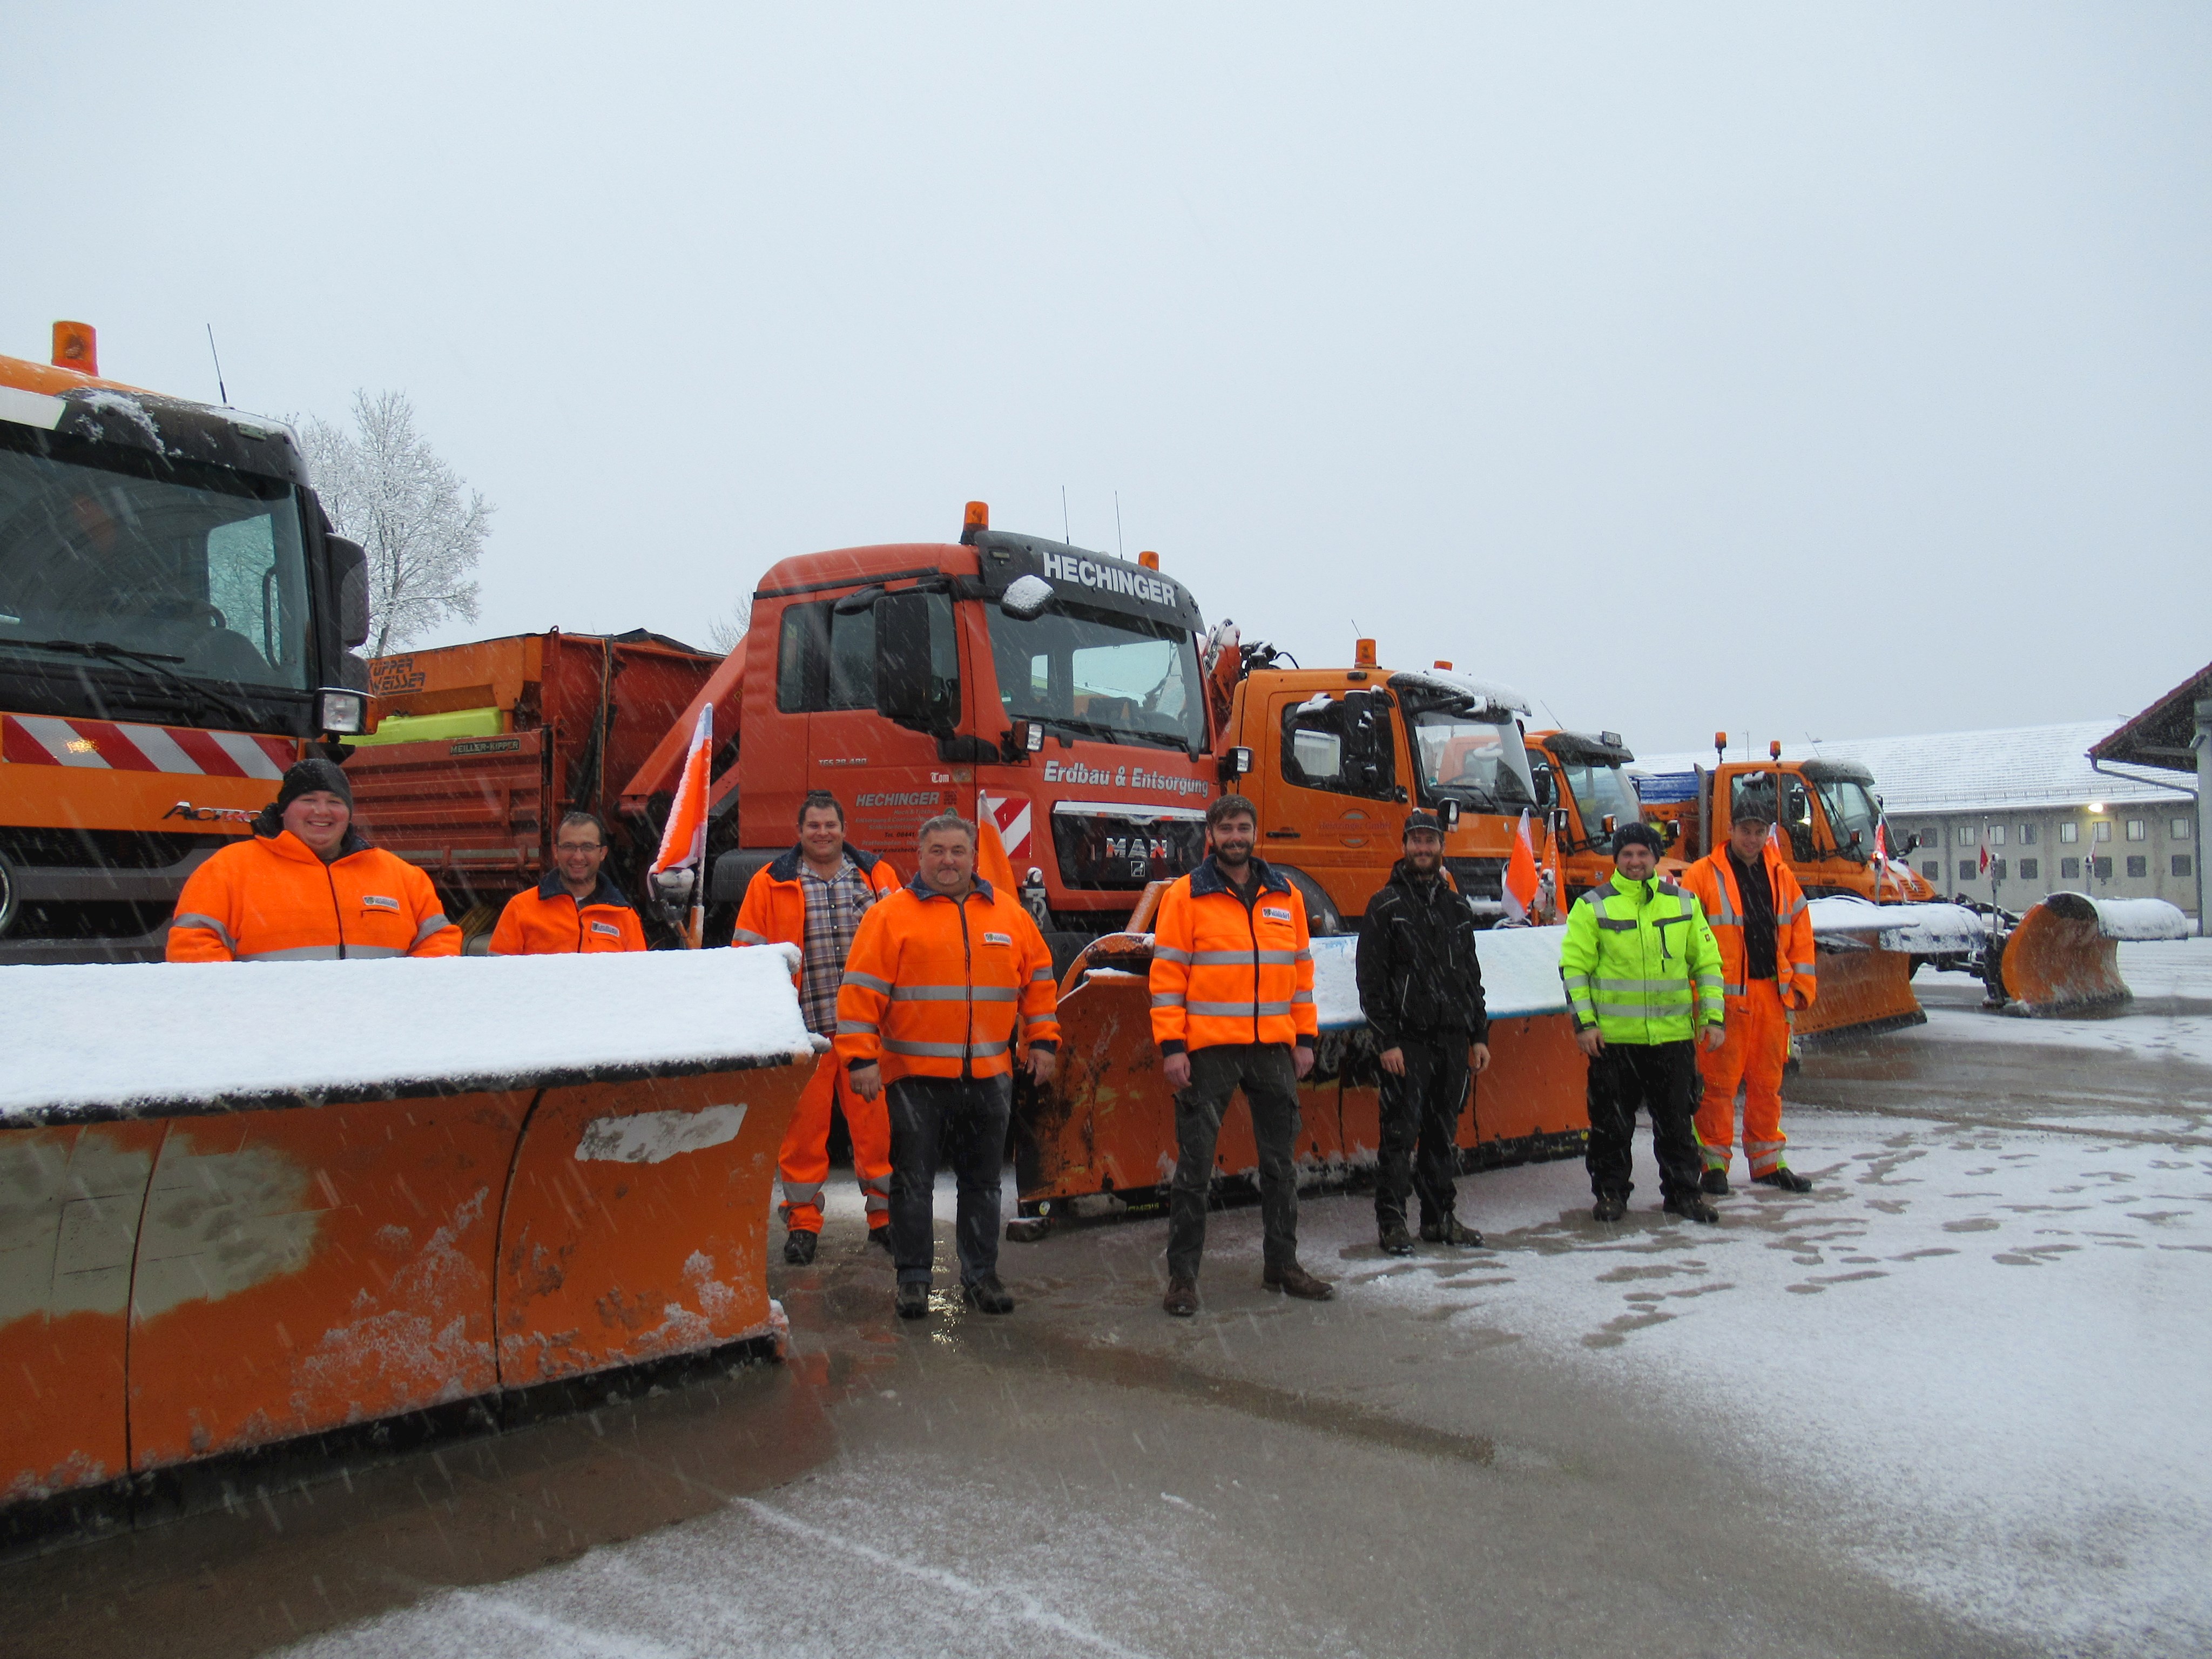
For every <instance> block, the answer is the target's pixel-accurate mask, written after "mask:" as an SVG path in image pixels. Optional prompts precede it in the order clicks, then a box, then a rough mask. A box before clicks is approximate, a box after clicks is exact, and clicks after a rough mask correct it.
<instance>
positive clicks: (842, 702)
mask: <svg viewBox="0 0 2212 1659" xmlns="http://www.w3.org/2000/svg"><path fill="white" fill-rule="evenodd" d="M926 597H927V605H928V607H929V700H930V702H931V705H932V707H933V708H941V709H943V710H945V711H947V712H948V713H952V714H957V711H958V709H959V706H960V653H959V647H958V645H957V641H956V640H955V637H954V634H953V629H952V601H951V599H950V598H949V597H948V596H946V595H945V594H943V593H932V594H929V595H927V596H926ZM775 706H776V708H778V710H780V711H781V713H783V714H824V713H829V712H831V711H834V710H838V709H852V708H874V707H875V706H876V613H875V611H873V610H866V611H845V612H842V613H841V612H840V611H838V610H837V609H836V603H835V601H832V600H823V601H821V602H820V603H818V604H814V605H793V606H791V607H790V608H789V609H788V610H787V611H785V612H784V613H783V622H782V625H781V628H780V629H778V630H777V636H776V662H775Z"/></svg>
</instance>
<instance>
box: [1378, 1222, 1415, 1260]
mask: <svg viewBox="0 0 2212 1659" xmlns="http://www.w3.org/2000/svg"><path fill="white" fill-rule="evenodd" d="M1377 1231H1378V1232H1379V1233H1380V1235H1381V1237H1382V1241H1383V1255H1413V1234H1411V1233H1409V1232H1407V1231H1406V1224H1405V1223H1404V1222H1402V1221H1386V1222H1384V1223H1383V1225H1382V1226H1381V1227H1380V1228H1379V1229H1377Z"/></svg>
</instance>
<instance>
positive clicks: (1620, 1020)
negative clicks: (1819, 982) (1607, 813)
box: [1559, 872, 1725, 1043]
mask: <svg viewBox="0 0 2212 1659" xmlns="http://www.w3.org/2000/svg"><path fill="white" fill-rule="evenodd" d="M1559 978H1560V980H1561V981H1563V982H1564V983H1565V987H1566V992H1567V1007H1568V1009H1569V1010H1570V1012H1572V1014H1573V1015H1574V1021H1575V1029H1576V1030H1585V1029H1587V1028H1588V1027H1589V1026H1591V1025H1595V1026H1596V1027H1597V1029H1598V1035H1599V1036H1602V1037H1603V1038H1604V1039H1605V1040H1606V1041H1607V1042H1629V1043H1654V1042H1688V1041H1690V1039H1691V1038H1692V1036H1695V1035H1696V1032H1695V1030H1694V1029H1693V1027H1694V1025H1696V1024H1705V1025H1718V1024H1721V1023H1722V1022H1723V1018H1725V1014H1724V1005H1723V1001H1722V998H1721V952H1720V946H1719V945H1717V944H1716V943H1715V942H1714V939H1713V930H1712V929H1711V927H1708V926H1706V924H1705V911H1704V910H1703V909H1702V908H1700V907H1699V903H1698V901H1697V900H1696V898H1695V897H1693V896H1692V895H1690V894H1688V893H1686V892H1684V891H1683V890H1681V889H1680V888H1679V887H1677V886H1675V885H1674V883H1673V882H1671V881H1659V880H1656V879H1650V880H1645V881H1631V880H1629V879H1628V878H1626V876H1623V875H1621V874H1620V872H1614V873H1613V876H1612V877H1611V878H1608V879H1607V882H1606V884H1604V885H1603V886H1602V887H1593V888H1592V889H1590V890H1589V892H1587V893H1585V894H1583V896H1582V897H1581V898H1579V899H1577V901H1576V902H1575V907H1574V908H1573V909H1571V910H1570V911H1568V912H1567V937H1566V940H1565V943H1564V944H1562V945H1560V947H1559Z"/></svg>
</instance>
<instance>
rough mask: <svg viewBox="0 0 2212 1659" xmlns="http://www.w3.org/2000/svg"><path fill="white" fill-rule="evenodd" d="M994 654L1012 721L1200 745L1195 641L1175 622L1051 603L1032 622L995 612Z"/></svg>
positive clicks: (1194, 749)
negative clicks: (1038, 721) (1039, 721)
mask: <svg viewBox="0 0 2212 1659" xmlns="http://www.w3.org/2000/svg"><path fill="white" fill-rule="evenodd" d="M991 658H992V661H993V662H994V664H995V665H996V666H997V669H998V674H999V701H1000V703H1002V704H1003V705H1004V706H1005V708H1006V716H1007V718H1008V719H1010V720H1041V721H1043V722H1044V723H1046V724H1047V725H1048V726H1065V727H1067V728H1068V729H1069V730H1071V731H1073V732H1080V733H1082V734H1083V735H1085V736H1086V737H1101V738H1109V739H1121V740H1125V741H1134V742H1139V743H1157V744H1172V745H1173V746H1174V747H1176V748H1177V749H1184V750H1189V751H1190V752H1191V753H1193V754H1196V753H1198V752H1199V751H1200V750H1203V749H1204V748H1205V747H1206V714H1205V704H1204V702H1203V700H1202V699H1201V697H1200V689H1199V673H1198V647H1197V646H1196V644H1195V643H1194V641H1193V640H1192V638H1191V636H1190V635H1189V634H1188V633H1186V632H1184V631H1183V630H1182V629H1177V628H1176V627H1175V626H1174V625H1173V624H1171V623H1154V622H1152V621H1149V620H1147V619H1146V618H1145V617H1133V616H1127V615H1123V614H1121V613H1118V612H1115V611H1092V610H1089V609H1079V608H1077V607H1074V606H1064V605H1060V604H1059V603H1058V602H1057V601H1055V602H1054V605H1053V606H1052V608H1051V609H1049V610H1048V611H1045V612H1044V614H1043V615H1042V616H1040V617H1034V618H1032V619H1031V620H1030V621H1028V622H1022V621H1020V620H1018V618H1016V617H1009V616H1008V615H1006V612H1004V611H996V610H994V611H992V612H991Z"/></svg>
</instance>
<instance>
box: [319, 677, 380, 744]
mask: <svg viewBox="0 0 2212 1659" xmlns="http://www.w3.org/2000/svg"><path fill="white" fill-rule="evenodd" d="M315 707H316V719H317V721H318V723H319V729H320V730H322V731H325V732H330V733H331V735H332V736H334V737H341V738H346V737H359V736H361V735H362V733H363V732H367V731H368V696H366V695H365V694H363V693H362V692H359V691H346V690H337V689H332V688H325V690H321V691H319V692H317V693H316V694H315Z"/></svg>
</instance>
